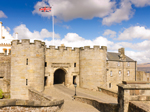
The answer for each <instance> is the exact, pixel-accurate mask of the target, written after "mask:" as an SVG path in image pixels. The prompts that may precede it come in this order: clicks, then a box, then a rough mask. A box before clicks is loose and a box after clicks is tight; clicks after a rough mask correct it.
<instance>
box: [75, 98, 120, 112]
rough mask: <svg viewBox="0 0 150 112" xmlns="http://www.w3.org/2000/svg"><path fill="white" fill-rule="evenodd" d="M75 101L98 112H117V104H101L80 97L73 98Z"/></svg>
mask: <svg viewBox="0 0 150 112" xmlns="http://www.w3.org/2000/svg"><path fill="white" fill-rule="evenodd" d="M75 100H76V101H80V102H82V103H87V104H89V105H92V106H93V107H95V108H96V109H98V110H99V111H100V112H118V104H110V103H103V102H99V101H96V100H93V99H89V98H85V97H80V96H75Z"/></svg>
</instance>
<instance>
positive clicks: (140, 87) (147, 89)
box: [118, 81, 150, 112]
mask: <svg viewBox="0 0 150 112" xmlns="http://www.w3.org/2000/svg"><path fill="white" fill-rule="evenodd" d="M149 85H150V82H136V81H135V82H129V81H123V83H122V84H118V104H119V112H128V109H129V102H131V101H141V102H142V101H150V86H149Z"/></svg>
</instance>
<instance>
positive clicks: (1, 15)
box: [0, 10, 7, 18]
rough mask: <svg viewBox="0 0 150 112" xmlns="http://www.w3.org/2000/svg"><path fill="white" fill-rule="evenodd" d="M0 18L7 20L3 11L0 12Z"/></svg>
mask: <svg viewBox="0 0 150 112" xmlns="http://www.w3.org/2000/svg"><path fill="white" fill-rule="evenodd" d="M0 18H7V16H6V15H5V14H4V12H3V11H1V10H0Z"/></svg>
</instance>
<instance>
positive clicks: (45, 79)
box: [44, 76, 47, 86]
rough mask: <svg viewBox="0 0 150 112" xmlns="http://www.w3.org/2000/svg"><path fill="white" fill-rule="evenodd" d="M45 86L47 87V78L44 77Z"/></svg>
mask: <svg viewBox="0 0 150 112" xmlns="http://www.w3.org/2000/svg"><path fill="white" fill-rule="evenodd" d="M44 86H47V76H45V77H44Z"/></svg>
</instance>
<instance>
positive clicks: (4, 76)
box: [0, 53, 11, 92]
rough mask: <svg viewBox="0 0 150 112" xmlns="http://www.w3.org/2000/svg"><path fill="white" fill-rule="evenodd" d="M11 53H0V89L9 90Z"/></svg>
mask: <svg viewBox="0 0 150 112" xmlns="http://www.w3.org/2000/svg"><path fill="white" fill-rule="evenodd" d="M10 64H11V55H10V54H9V55H4V54H3V53H0V89H2V91H3V92H9V91H10V74H11V66H10Z"/></svg>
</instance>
